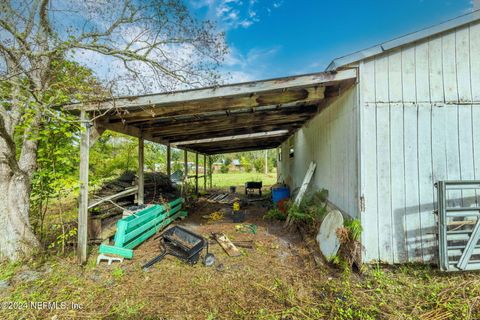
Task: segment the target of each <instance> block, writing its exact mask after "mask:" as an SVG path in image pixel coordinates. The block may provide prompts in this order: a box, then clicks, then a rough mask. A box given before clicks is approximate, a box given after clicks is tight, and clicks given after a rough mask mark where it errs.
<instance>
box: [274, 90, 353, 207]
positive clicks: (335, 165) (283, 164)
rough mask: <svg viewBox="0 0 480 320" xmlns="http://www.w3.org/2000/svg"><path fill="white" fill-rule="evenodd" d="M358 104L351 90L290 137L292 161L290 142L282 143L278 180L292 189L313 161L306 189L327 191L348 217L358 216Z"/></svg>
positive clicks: (299, 181)
mask: <svg viewBox="0 0 480 320" xmlns="http://www.w3.org/2000/svg"><path fill="white" fill-rule="evenodd" d="M357 101H358V95H357V89H356V88H351V89H350V90H348V91H347V92H345V93H344V94H343V95H342V96H341V97H339V98H338V99H337V100H336V101H335V102H334V103H332V104H331V105H330V106H328V107H327V108H326V109H325V110H323V111H322V112H320V114H319V115H317V116H316V117H315V118H313V119H312V120H311V121H310V122H308V124H307V125H306V126H304V127H302V128H301V129H300V130H299V131H298V132H297V133H296V134H295V135H294V136H293V137H292V138H291V139H293V146H294V150H295V151H294V157H293V158H289V141H287V142H285V143H283V144H282V146H281V152H282V155H281V161H280V163H279V166H278V171H279V172H278V176H279V180H280V181H284V182H285V183H287V184H288V185H289V186H290V189H291V190H294V189H295V188H298V187H300V185H301V184H302V181H303V178H304V176H305V173H306V172H307V169H308V166H309V164H310V162H311V161H315V162H316V164H317V168H316V171H315V174H314V176H313V178H312V181H311V184H310V188H309V190H311V189H317V190H318V189H322V188H325V189H328V191H329V200H330V202H331V203H332V204H334V205H335V206H337V207H338V208H339V209H340V210H342V211H343V212H345V213H347V214H349V215H350V216H357V214H358V188H357V186H358V183H357V180H358V179H357V177H358V162H357V150H358V149H357V137H358V135H357V130H358V126H357V123H358V117H357V112H358V108H357V106H358V103H357Z"/></svg>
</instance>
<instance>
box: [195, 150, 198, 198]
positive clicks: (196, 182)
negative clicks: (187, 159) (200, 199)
mask: <svg viewBox="0 0 480 320" xmlns="http://www.w3.org/2000/svg"><path fill="white" fill-rule="evenodd" d="M195 194H198V152H195Z"/></svg>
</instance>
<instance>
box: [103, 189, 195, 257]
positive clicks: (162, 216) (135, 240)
mask: <svg viewBox="0 0 480 320" xmlns="http://www.w3.org/2000/svg"><path fill="white" fill-rule="evenodd" d="M184 202H185V200H184V199H183V198H178V199H176V200H174V201H172V202H169V203H168V204H167V205H158V204H156V205H153V206H150V207H147V208H145V209H143V210H140V211H138V212H135V213H134V214H132V215H130V216H128V217H125V218H123V219H121V220H119V221H118V222H117V231H116V232H115V238H114V245H113V246H111V245H106V244H101V245H100V248H99V252H100V253H104V254H116V255H119V256H121V257H124V258H127V259H132V258H133V249H134V248H135V247H137V246H138V245H140V244H141V243H142V242H144V241H145V240H147V239H148V238H150V237H151V236H153V235H154V234H155V233H157V231H158V230H160V229H162V228H164V227H166V226H167V225H169V224H170V223H171V222H172V221H174V220H175V219H177V218H180V217H186V216H187V212H186V211H181V209H182V206H183V203H184Z"/></svg>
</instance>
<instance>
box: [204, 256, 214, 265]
mask: <svg viewBox="0 0 480 320" xmlns="http://www.w3.org/2000/svg"><path fill="white" fill-rule="evenodd" d="M214 263H215V256H214V255H213V254H212V253H207V254H206V255H205V258H204V259H203V264H204V265H205V266H206V267H210V266H213V264H214Z"/></svg>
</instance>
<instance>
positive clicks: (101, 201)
mask: <svg viewBox="0 0 480 320" xmlns="http://www.w3.org/2000/svg"><path fill="white" fill-rule="evenodd" d="M144 179H145V182H144V201H145V204H150V203H152V204H153V203H164V202H169V201H172V200H174V199H176V198H178V197H179V196H180V193H179V191H178V190H177V189H176V188H175V186H174V185H173V184H172V182H171V181H170V179H169V178H168V176H167V175H166V174H164V173H161V172H145V174H144ZM137 190H138V186H137V177H136V174H135V173H134V172H133V171H126V172H124V173H123V174H121V175H120V176H119V177H117V178H114V179H111V180H108V181H106V182H105V183H104V184H103V185H102V186H101V187H100V188H99V189H97V190H96V191H95V192H94V193H93V195H91V196H90V202H89V211H90V219H89V239H90V240H94V241H101V240H104V239H106V238H108V237H110V236H112V235H113V234H114V233H115V229H116V227H115V224H116V222H117V221H118V220H119V219H120V218H122V213H123V211H124V209H130V208H132V207H133V206H135V205H136V194H137Z"/></svg>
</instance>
